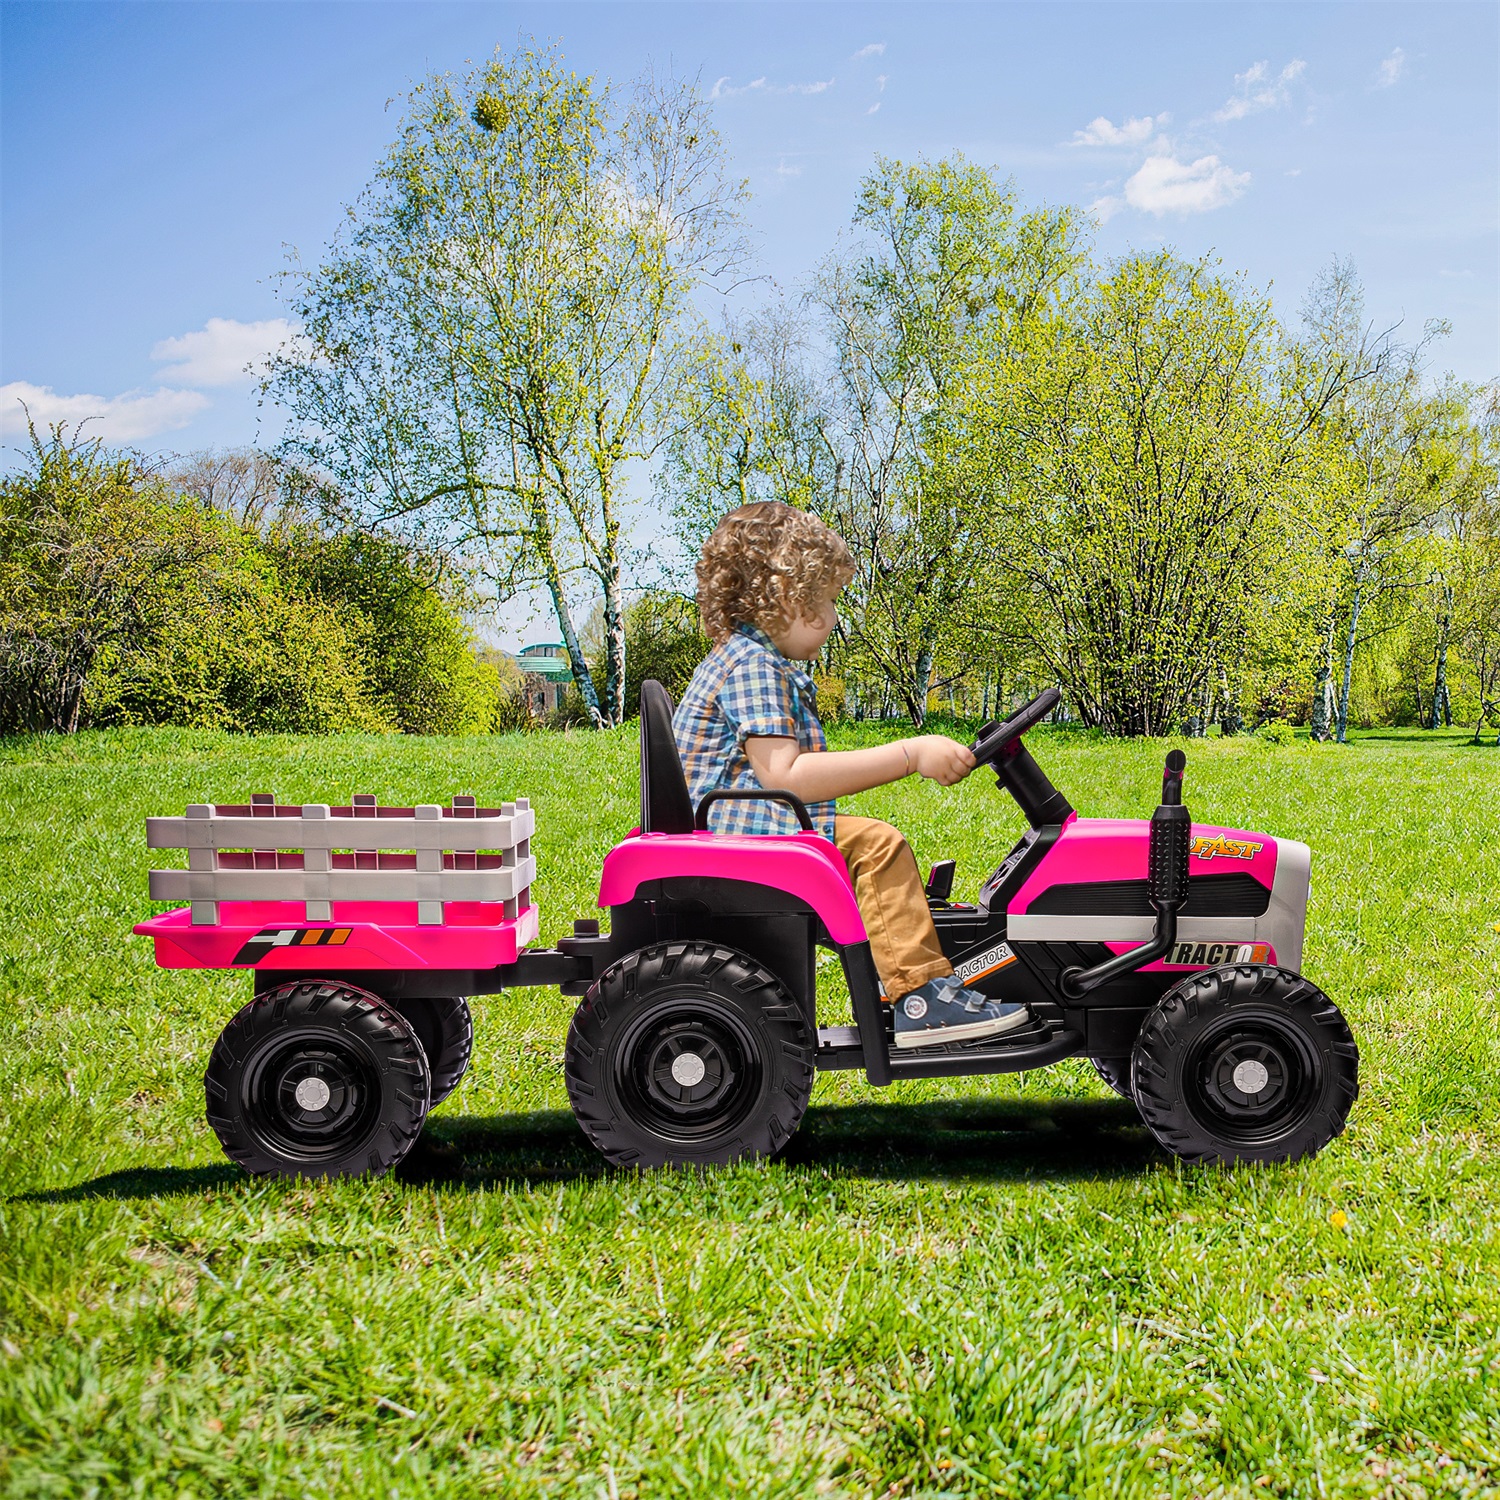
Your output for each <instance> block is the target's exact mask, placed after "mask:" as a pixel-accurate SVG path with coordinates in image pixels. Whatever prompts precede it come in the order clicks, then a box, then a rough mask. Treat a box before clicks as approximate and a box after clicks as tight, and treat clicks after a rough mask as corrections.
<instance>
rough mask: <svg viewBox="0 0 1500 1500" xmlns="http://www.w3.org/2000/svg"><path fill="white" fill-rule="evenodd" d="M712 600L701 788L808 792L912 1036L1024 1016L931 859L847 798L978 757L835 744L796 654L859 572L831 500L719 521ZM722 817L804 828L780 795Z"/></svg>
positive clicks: (921, 743)
mask: <svg viewBox="0 0 1500 1500" xmlns="http://www.w3.org/2000/svg"><path fill="white" fill-rule="evenodd" d="M697 573H698V608H699V611H700V612H701V613H702V616H703V628H704V630H705V631H706V632H707V633H708V636H709V639H710V640H712V641H713V642H714V648H713V650H712V651H710V652H709V654H708V656H707V657H705V658H704V660H703V661H702V663H701V664H700V665H699V667H698V670H697V671H696V672H695V673H694V674H693V680H692V682H691V683H690V684H689V686H688V690H687V692H686V693H685V694H684V695H683V699H682V702H681V703H680V704H678V706H677V712H676V713H675V714H674V715H673V717H672V729H673V733H674V735H675V736H676V739H677V749H678V753H679V754H680V755H681V757H682V768H683V771H684V773H685V774H686V776H687V783H688V792H689V794H690V795H691V796H692V799H693V802H694V804H695V805H696V804H697V803H698V801H699V800H700V799H701V798H702V797H703V796H704V794H705V793H707V792H710V791H712V790H713V789H714V788H715V787H769V788H774V789H776V790H778V791H788V792H791V793H793V794H794V795H795V796H797V797H800V798H801V799H802V801H803V802H805V803H806V804H807V810H808V813H809V814H810V815H811V817H812V820H813V825H814V827H816V828H817V829H818V831H819V832H820V833H822V834H823V836H824V837H825V838H828V839H831V840H832V841H833V843H834V844H835V845H836V846H837V848H838V851H839V853H840V854H842V855H843V857H844V862H845V863H846V864H847V865H848V867H849V874H850V876H851V878H852V879H853V882H854V894H855V899H856V900H857V901H858V903H859V910H860V914H861V916H863V918H864V922H865V930H866V932H868V933H869V935H870V951H871V954H872V956H873V957H874V960H875V967H876V969H877V970H878V971H879V974H880V978H881V982H882V984H883V985H884V987H885V992H886V995H887V996H888V997H889V998H890V999H891V1000H892V1001H894V1002H895V1006H896V1045H897V1046H898V1047H921V1046H927V1045H931V1044H933V1043H937V1042H956V1041H969V1040H973V1039H975V1038H978V1037H987V1036H997V1035H999V1034H1001V1033H1002V1032H1007V1031H1012V1030H1014V1029H1015V1028H1017V1027H1019V1026H1024V1025H1025V1024H1026V1023H1027V1022H1028V1021H1029V1020H1030V1014H1029V1012H1028V1011H1027V1009H1026V1007H1025V1006H1024V1005H1010V1004H1005V1003H1002V1002H1000V1001H998V1000H991V999H990V998H989V997H988V996H987V995H983V994H980V993H979V992H978V991H977V990H969V989H965V988H964V987H963V985H962V984H961V983H960V981H959V980H958V979H956V978H955V977H954V975H953V966H952V964H950V963H949V962H948V960H947V959H946V958H945V957H944V956H943V951H942V948H941V947H940V946H939V944H938V937H937V930H936V929H935V928H934V927H933V925H932V916H931V914H930V912H929V911H928V907H927V896H926V893H925V892H924V890H923V888H922V879H921V876H920V875H919V874H918V872H917V862H916V859H915V857H914V856H913V854H912V852H911V849H910V847H909V846H908V845H907V842H906V840H905V839H904V838H903V837H902V836H901V834H900V833H899V832H898V831H897V830H896V829H894V828H892V827H891V825H890V824H889V823H882V822H880V821H878V820H877V819H875V818H852V817H846V816H845V815H844V814H842V813H839V812H836V811H835V808H834V799H835V798H836V797H840V796H844V795H847V794H849V793H852V792H863V791H868V790H869V789H870V788H871V787H876V786H884V785H885V784H886V783H887V782H889V781H899V780H901V778H902V777H904V776H909V775H910V774H911V773H912V772H913V771H916V772H919V773H920V774H921V775H923V776H926V777H929V778H930V779H931V780H933V781H936V782H938V783H939V784H940V785H942V786H952V785H953V784H954V783H955V782H958V781H962V780H963V778H964V777H965V776H967V775H968V774H969V772H970V771H972V770H973V769H974V757H973V756H972V755H971V754H970V753H969V750H968V749H967V747H966V746H963V745H960V744H959V743H958V742H957V741H956V740H950V739H948V738H947V737H946V736H945V735H941V734H924V735H918V736H916V737H915V738H913V739H906V740H897V741H896V742H895V743H894V744H890V745H877V746H874V747H872V748H870V749H867V750H837V751H831V750H829V749H828V748H827V743H828V742H827V739H826V737H825V736H824V734H823V726H822V724H821V723H819V721H818V714H817V699H816V692H815V689H814V687H813V682H812V679H811V678H810V677H809V676H808V675H807V674H806V673H805V672H802V671H800V670H798V668H796V667H795V666H793V665H792V663H793V662H796V661H809V660H811V659H812V658H813V657H815V656H817V654H818V652H819V651H821V650H822V649H823V643H824V642H825V641H826V640H827V639H828V637H829V635H830V634H831V633H832V631H833V627H834V625H835V624H836V623H837V619H836V616H835V614H834V600H835V599H836V597H837V595H838V592H839V590H840V589H841V588H843V586H844V585H845V584H846V583H848V581H849V580H850V578H852V577H853V576H854V560H853V558H852V557H851V556H850V553H849V549H848V547H846V546H845V545H844V542H843V540H842V539H841V538H840V537H839V536H838V535H837V534H836V533H834V532H833V531H831V530H830V529H829V528H828V527H827V526H825V525H824V524H823V523H822V522H821V521H819V520H818V519H817V518H816V517H815V516H810V515H808V514H807V513H806V512H805V511H800V510H797V509H795V508H794V507H792V506H790V505H783V504H782V503H781V502H780V501H762V502H759V503H757V504H754V505H743V506H741V507H740V508H739V509H738V510H733V511H730V513H729V514H728V515H727V516H725V517H724V519H723V520H722V521H720V522H719V524H718V526H717V527H715V528H714V532H713V535H712V536H710V537H709V539H708V541H707V542H706V543H705V545H704V548H703V556H702V557H701V558H700V559H699V562H698V569H697ZM710 826H712V827H713V829H714V831H715V832H717V833H791V832H793V831H795V822H794V820H793V818H792V815H791V813H790V811H789V810H788V809H787V808H785V807H782V806H780V805H778V804H776V803H772V802H759V801H749V800H747V801H731V802H723V803H719V804H717V805H716V806H715V807H714V808H713V810H712V813H711V814H710Z"/></svg>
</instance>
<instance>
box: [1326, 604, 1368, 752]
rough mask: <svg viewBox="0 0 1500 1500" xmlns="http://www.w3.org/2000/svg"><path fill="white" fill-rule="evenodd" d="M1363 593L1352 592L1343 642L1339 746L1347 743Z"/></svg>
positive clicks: (1337, 732)
mask: <svg viewBox="0 0 1500 1500" xmlns="http://www.w3.org/2000/svg"><path fill="white" fill-rule="evenodd" d="M1364 602H1365V601H1364V593H1363V591H1362V590H1361V589H1359V588H1356V589H1355V590H1354V603H1353V605H1352V606H1351V607H1350V610H1349V634H1348V636H1347V637H1346V638H1345V640H1344V677H1343V681H1342V683H1341V684H1340V686H1339V715H1338V728H1337V729H1336V731H1335V732H1334V736H1333V737H1334V740H1335V741H1336V742H1337V743H1338V744H1340V745H1344V744H1347V743H1348V741H1349V687H1350V684H1351V683H1352V681H1353V680H1354V648H1355V646H1356V645H1357V644H1358V642H1359V615H1360V611H1361V610H1362V609H1363V608H1364Z"/></svg>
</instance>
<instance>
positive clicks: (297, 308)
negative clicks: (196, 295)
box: [266, 51, 743, 724]
mask: <svg viewBox="0 0 1500 1500" xmlns="http://www.w3.org/2000/svg"><path fill="white" fill-rule="evenodd" d="M742 194H743V189H742V187H740V186H738V185H736V184H734V183H732V182H731V181H730V180H729V178H728V176H727V174H726V168H725V163H724V157H723V153H722V151H721V148H720V145H719V141H718V137H717V135H716V134H715V132H714V130H713V128H712V125H711V123H710V120H709V117H708V112H707V106H706V105H705V103H704V101H703V100H702V99H701V97H700V96H699V94H698V92H697V90H696V87H695V86H694V85H692V84H683V83H680V82H676V81H673V80H670V79H669V80H665V81H662V80H658V79H656V78H653V77H647V78H645V79H643V80H642V81H641V82H640V83H639V84H638V85H637V87H636V89H635V91H634V93H633V94H632V95H631V96H630V97H629V98H628V99H625V100H619V99H617V98H616V97H615V96H614V95H613V94H612V93H611V91H610V90H609V89H607V88H604V87H602V86H599V85H597V84H595V83H594V82H593V81H592V80H590V79H581V78H579V77H577V76H576V75H573V74H568V73H564V72H563V71H562V69H561V66H560V63H559V61H558V60H557V59H556V57H555V56H551V55H539V54H537V53H534V52H526V51H523V52H520V53H518V54H517V55H515V56H514V57H511V58H496V59H495V60H493V61H492V62H491V63H489V64H488V65H487V66H486V67H484V68H482V69H480V70H478V71H477V72H475V73H473V74H470V75H468V76H467V77H465V78H463V79H460V80H458V81H456V82H455V81H453V80H450V79H448V78H446V77H434V78H430V79H428V80H427V81H426V82H424V83H423V84H421V85H420V86H419V87H418V88H416V89H415V90H414V91H413V93H412V95H411V99H410V102H409V108H408V112H407V116H406V118H405V120H404V121H403V124H402V128H401V132H400V135H399V137H398V139H397V140H396V142H395V144H394V145H393V146H392V147H391V149H390V151H389V153H388V154H387V156H386V158H385V159H384V161H383V162H382V163H381V164H380V166H379V168H378V170H377V172H376V175H375V179H374V181H373V183H372V184H371V186H370V188H369V189H368V190H367V191H366V193H365V195H364V196H363V198H362V199H361V200H360V203H359V205H358V206H357V207H356V208H355V209H354V210H352V211H351V212H350V215H349V228H348V230H347V232H346V234H345V235H344V237H343V238H342V239H341V240H340V241H339V242H338V243H336V244H335V245H334V246H333V247H332V249H331V251H330V254H329V258H328V260H327V261H326V263H325V264H324V265H323V266H322V267H321V268H319V269H318V270H317V271H315V272H313V273H311V274H308V275H300V276H294V278H293V281H292V293H291V302H292V308H293V311H294V312H295V314H296V315H297V317H298V318H299V319H300V320H301V322H302V324H303V325H304V329H305V334H304V338H303V340H302V341H301V342H300V343H299V344H297V345H296V346H293V347H291V348H288V349H285V350H283V351H282V353H281V354H280V355H279V356H278V357H277V358H276V360H275V361H274V364H273V367H272V369H271V372H270V375H269V377H268V380H267V383H266V390H267V392H268V393H269V394H270V395H271V396H272V397H273V398H274V399H276V400H278V401H280V402H282V403H283V404H284V405H286V406H287V407H288V408H289V409H290V410H291V412H292V414H293V416H294V418H295V419H297V422H298V424H299V425H298V428H297V430H296V432H295V433H294V434H293V436H292V438H291V439H290V441H289V445H288V446H289V449H290V450H291V451H293V452H295V453H297V454H298V455H299V456H301V457H302V458H303V459H305V460H308V461H310V462H311V463H312V464H313V465H314V466H315V467H316V468H320V469H323V470H326V471H327V472H329V473H330V474H331V475H332V476H333V477H334V478H335V480H336V481H337V482H338V484H339V486H340V488H341V489H342V490H343V491H344V492H345V493H347V494H349V495H352V496H357V497H359V499H360V501H361V503H362V508H363V513H364V517H365V519H366V520H367V521H368V522H370V523H372V524H374V525H376V526H378V527H388V526H401V527H404V528H406V529H407V530H408V531H411V532H415V533H417V534H421V535H425V536H426V537H428V538H430V539H431V540H433V541H434V542H435V543H437V544H441V545H442V546H445V547H449V548H453V549H456V550H458V551H460V552H462V553H463V554H464V555H465V556H467V557H468V558H469V559H471V560H472V561H474V562H475V563H476V564H478V565H479V566H480V567H482V568H483V570H484V572H485V573H486V575H487V581H488V584H489V585H490V587H492V588H493V589H494V590H495V592H496V593H497V594H499V595H502V596H503V595H506V594H509V593H512V592H514V591H515V590H517V589H522V588H526V587H531V586H534V585H541V586H544V587H545V588H546V589H547V591H548V593H549V595H550V598H551V601H552V605H553V608H554V610H555V612H556V616H557V621H558V626H559V630H560V632H561V634H562V637H563V641H564V644H565V646H566V649H567V651H568V655H569V659H570V662H571V665H572V671H573V678H574V682H575V684H576V686H577V689H578V691H579V693H580V695H581V696H582V698H583V701H584V703H585V704H586V706H587V708H588V711H589V714H590V717H591V718H592V719H593V721H594V722H595V723H598V724H608V723H615V722H618V721H619V720H620V718H621V717H622V715H623V713H624V705H625V691H626V688H625V663H624V656H625V635H624V620H623V609H624V605H623V594H622V572H623V568H624V564H625V560H626V557H627V548H628V527H627V521H628V505H627V498H628V497H627V480H628V476H629V475H630V473H631V471H632V466H633V465H640V464H643V463H645V462H647V461H649V460H650V458H651V457H652V455H653V453H654V451H655V448H656V446H657V443H658V442H659V440H660V433H661V432H662V431H663V430H664V429H665V427H666V425H667V424H668V423H669V422H670V419H671V413H672V412H673V411H674V409H675V408H676V406H677V404H678V400H679V393H680V388H681V385H682V381H683V376H684V369H685V365H686V361H687V343H688V340H687V334H688V331H689V330H690V329H691V328H692V326H693V311H692V303H691V298H692V295H693V293H694V291H695V289H696V288H697V287H698V286H700V285H701V284H703V283H704V282H705V281H706V280H711V279H713V278H715V277H721V276H724V275H727V274H729V273H731V272H732V270H733V268H734V267H735V266H736V265H737V264H738V262H739V260H740V258H741V255H742V246H741V241H740V226H739V220H738V217H737V209H738V203H739V200H740V198H741V197H742ZM581 583H586V584H587V586H588V588H589V589H590V590H592V591H593V592H594V593H595V594H596V596H598V597H600V598H601V599H602V601H603V608H604V619H605V630H604V640H603V654H604V672H603V678H604V691H603V695H602V700H601V698H600V695H599V694H597V693H596V692H595V688H594V683H593V679H592V674H591V668H590V664H589V662H588V661H587V660H586V657H585V653H584V651H583V649H582V647H581V644H580V642H579V639H578V632H577V630H576V628H575V625H574V619H573V607H574V601H575V598H576V595H577V592H578V589H579V587H580V584H581Z"/></svg>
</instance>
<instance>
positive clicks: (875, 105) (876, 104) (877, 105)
mask: <svg viewBox="0 0 1500 1500" xmlns="http://www.w3.org/2000/svg"><path fill="white" fill-rule="evenodd" d="M879 108H880V100H878V99H877V100H876V101H875V102H874V103H873V104H872V105H871V106H870V107H869V108H868V109H867V110H866V111H865V113H866V114H867V115H873V114H874V113H875V111H876V110H877V109H879Z"/></svg>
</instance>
